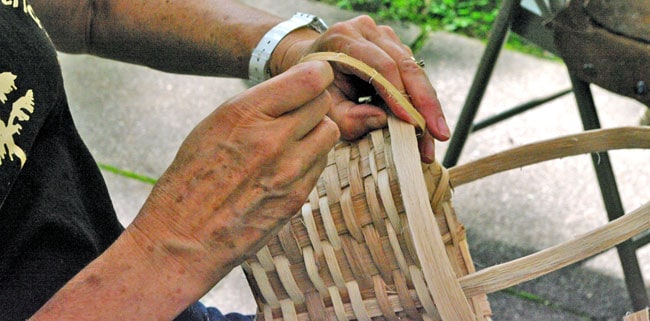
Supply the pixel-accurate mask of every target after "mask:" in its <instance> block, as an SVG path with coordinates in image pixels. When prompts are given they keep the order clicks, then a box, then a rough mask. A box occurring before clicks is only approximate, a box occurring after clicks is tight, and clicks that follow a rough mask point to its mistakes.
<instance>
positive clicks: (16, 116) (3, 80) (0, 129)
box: [0, 0, 34, 168]
mask: <svg viewBox="0 0 650 321" xmlns="http://www.w3.org/2000/svg"><path fill="white" fill-rule="evenodd" d="M2 1H3V3H4V1H5V0H2ZM16 78H17V77H16V75H14V74H12V73H10V72H3V73H0V108H6V107H5V106H7V105H8V104H5V103H7V100H8V97H7V94H9V93H11V92H13V91H15V90H17V89H18V88H17V87H16V84H15V82H14V81H15V80H16ZM33 112H34V93H33V92H32V90H31V89H30V90H27V92H26V93H25V95H23V96H21V97H19V98H18V99H16V100H15V101H13V102H12V103H11V112H10V113H9V119H7V123H5V122H4V121H3V120H2V119H0V166H1V165H2V162H3V161H4V160H5V158H6V157H7V156H9V160H10V161H13V160H14V157H16V158H18V159H19V160H20V167H21V168H22V167H23V166H24V165H25V162H26V161H27V155H26V154H25V151H23V149H22V148H20V147H19V146H18V145H16V142H15V141H14V135H20V131H21V130H22V129H23V126H22V125H21V124H20V122H26V121H28V120H29V118H30V115H31V114H32V113H33Z"/></svg>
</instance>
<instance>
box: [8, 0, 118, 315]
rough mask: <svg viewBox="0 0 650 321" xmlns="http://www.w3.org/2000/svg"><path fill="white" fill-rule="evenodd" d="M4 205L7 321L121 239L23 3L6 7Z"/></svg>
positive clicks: (47, 45)
mask: <svg viewBox="0 0 650 321" xmlns="http://www.w3.org/2000/svg"><path fill="white" fill-rule="evenodd" d="M6 3H9V4H6ZM0 202H1V205H0V236H1V238H0V316H2V319H3V320H21V319H22V320H24V319H26V318H28V317H29V316H30V315H31V314H33V313H34V312H35V311H36V310H38V309H39V308H40V307H41V306H42V305H43V304H44V303H45V302H46V301H47V300H48V299H49V298H50V297H51V296H52V295H53V294H54V293H55V292H56V291H57V290H58V289H59V288H61V287H62V286H63V285H64V284H65V283H66V282H67V281H68V280H69V279H71V278H72V277H73V276H74V275H75V274H76V273H77V272H78V271H79V270H81V269H82V268H83V267H84V266H85V265H87V264H88V263H89V262H90V261H91V260H93V259H94V258H95V257H97V256H98V255H99V254H101V253H102V252H103V251H104V250H105V249H106V248H107V247H108V246H109V245H110V244H111V243H112V242H113V241H114V240H115V239H116V238H117V237H118V235H119V234H120V233H121V231H122V226H121V225H120V223H119V222H118V220H117V217H116V215H115V212H114V210H113V206H112V204H111V201H110V198H109V195H108V192H107V190H106V187H105V183H104V181H103V178H102V175H101V173H100V171H99V170H98V168H97V166H96V164H95V162H94V160H93V158H92V156H91V155H90V153H89V152H88V150H87V148H86V147H85V145H84V143H83V142H82V140H81V138H80V137H79V135H78V133H77V130H76V128H75V126H74V123H73V121H72V117H71V115H70V110H69V108H68V103H67V100H66V96H65V93H64V88H63V80H62V77H61V71H60V67H59V63H58V60H57V56H56V51H55V50H54V47H53V45H52V43H51V41H50V39H49V37H48V36H47V33H46V32H45V31H44V30H43V29H42V27H41V24H40V21H39V20H38V18H37V17H36V15H35V14H34V12H33V9H32V7H31V6H30V5H29V4H28V3H27V2H26V1H25V0H14V1H4V0H3V1H2V2H0Z"/></svg>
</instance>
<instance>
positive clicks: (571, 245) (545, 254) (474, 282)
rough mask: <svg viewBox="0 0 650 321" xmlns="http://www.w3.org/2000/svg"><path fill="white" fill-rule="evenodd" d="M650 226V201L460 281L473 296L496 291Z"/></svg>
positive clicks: (596, 250)
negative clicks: (568, 239) (534, 251)
mask: <svg viewBox="0 0 650 321" xmlns="http://www.w3.org/2000/svg"><path fill="white" fill-rule="evenodd" d="M648 229H650V202H648V203H646V204H645V205H643V206H642V207H640V208H638V209H637V210H635V211H633V212H631V213H629V214H626V215H623V216H622V217H621V218H618V219H616V220H614V221H611V222H609V223H608V224H606V225H604V226H601V227H599V228H597V229H595V230H593V231H591V232H589V233H586V234H583V235H582V236H580V237H577V238H575V239H573V240H570V241H567V242H564V243H561V244H559V245H556V246H553V247H550V248H548V249H545V250H542V251H539V252H537V253H534V254H531V255H528V256H525V257H522V258H519V259H516V260H513V261H510V262H507V263H503V264H499V265H495V266H492V267H489V268H486V269H483V270H481V271H479V272H476V273H472V274H469V275H466V276H464V277H462V278H460V279H459V281H460V284H461V287H462V288H463V290H464V291H465V294H466V295H467V296H470V297H471V296H474V295H478V294H483V293H491V292H495V291H498V290H501V289H505V288H507V287H510V286H513V285H516V284H519V283H521V282H525V281H528V280H532V279H534V278H537V277H539V276H542V275H544V274H547V273H550V272H552V271H555V270H558V269H560V268H562V267H565V266H567V265H570V264H573V263H575V262H578V261H581V260H583V259H586V258H588V257H591V256H593V255H596V254H598V253H600V252H602V251H605V250H607V249H609V248H611V247H613V246H615V245H617V244H619V243H621V242H623V241H625V240H627V239H629V238H631V237H633V236H635V235H637V234H639V233H641V232H644V231H646V230H648Z"/></svg>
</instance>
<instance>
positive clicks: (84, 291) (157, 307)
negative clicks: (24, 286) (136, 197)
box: [30, 230, 216, 321]
mask: <svg viewBox="0 0 650 321" xmlns="http://www.w3.org/2000/svg"><path fill="white" fill-rule="evenodd" d="M167 252H168V250H167V249H165V247H164V246H162V244H161V243H158V244H156V243H154V242H150V240H148V239H145V238H142V237H137V236H135V237H134V235H133V234H131V233H130V232H128V230H127V232H125V233H124V234H123V235H122V236H121V237H120V238H119V239H118V240H117V241H116V242H115V243H114V244H113V245H112V246H111V247H110V248H109V249H108V250H107V251H106V252H104V253H103V254H102V255H101V256H100V257H98V258H97V259H96V260H94V261H93V262H92V263H91V264H89V265H88V266H87V267H86V268H84V269H83V270H82V271H81V272H80V273H79V274H77V275H76V276H75V277H74V278H73V279H72V280H71V281H70V282H68V283H67V284H66V285H65V286H64V287H63V288H62V289H61V290H59V291H58V292H57V294H56V295H55V296H54V297H52V298H51V299H50V300H49V301H48V303H47V304H46V305H45V306H43V307H42V308H41V309H40V310H39V311H38V312H37V313H36V314H35V315H34V316H33V317H32V318H31V319H30V320H32V321H35V320H84V321H92V320H134V319H138V320H170V319H173V318H174V317H175V316H176V315H178V314H179V313H180V312H181V311H183V310H184V309H185V308H187V306H189V305H190V304H191V303H193V302H195V301H196V300H198V298H199V297H200V295H201V293H203V292H205V291H206V290H205V289H204V288H203V287H205V285H206V284H210V283H211V282H206V281H204V280H201V278H200V277H198V275H197V273H193V272H194V271H189V270H187V268H186V267H185V266H184V265H182V264H179V262H177V261H175V260H172V259H170V258H172V257H173V256H171V255H169V253H167ZM188 252H189V251H188ZM215 270H216V268H215ZM198 280H201V281H203V282H200V281H198ZM89 311H92V312H89Z"/></svg>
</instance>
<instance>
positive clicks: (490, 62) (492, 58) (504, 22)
mask: <svg viewBox="0 0 650 321" xmlns="http://www.w3.org/2000/svg"><path fill="white" fill-rule="evenodd" d="M518 5H519V0H504V1H503V3H502V4H501V8H500V9H499V15H498V16H497V18H496V21H495V22H494V26H493V29H492V33H491V34H490V37H489V39H488V43H487V46H486V48H485V52H484V53H483V57H481V62H480V64H479V67H478V69H477V71H476V75H475V76H474V81H473V82H472V86H471V88H470V91H469V93H468V95H467V99H466V100H465V105H464V106H463V109H462V110H461V113H460V116H459V118H458V121H457V122H456V128H454V134H453V135H452V137H451V140H450V141H449V147H448V148H447V152H446V153H445V157H444V159H443V161H442V163H443V165H444V166H445V167H452V166H454V165H456V164H457V163H458V158H459V156H460V153H461V152H462V150H463V146H464V145H465V141H467V136H468V135H469V133H470V132H471V131H472V123H473V122H474V118H475V117H476V112H477V111H478V107H479V105H480V103H481V99H483V94H484V93H485V88H486V87H487V84H488V82H489V80H490V77H491V76H492V71H493V70H494V65H495V64H496V60H497V58H498V57H499V52H500V51H501V48H502V47H503V43H504V41H505V39H506V36H507V34H508V30H510V25H511V24H512V18H513V16H514V13H515V9H516V8H517V6H518Z"/></svg>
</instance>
